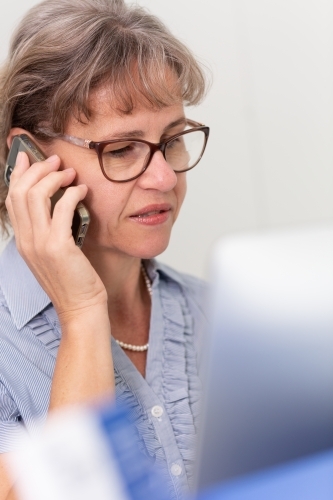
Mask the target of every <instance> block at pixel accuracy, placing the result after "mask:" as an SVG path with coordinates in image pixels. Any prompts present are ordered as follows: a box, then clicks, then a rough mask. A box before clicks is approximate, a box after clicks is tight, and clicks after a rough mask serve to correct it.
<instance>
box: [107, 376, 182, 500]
mask: <svg viewBox="0 0 333 500" xmlns="http://www.w3.org/2000/svg"><path fill="white" fill-rule="evenodd" d="M114 375H115V385H116V400H117V402H118V403H119V404H121V406H124V407H125V408H127V410H128V414H129V417H130V419H131V421H132V423H133V424H134V426H135V429H136V435H137V442H138V445H139V448H140V450H141V451H142V453H143V454H144V455H145V456H146V457H148V459H149V460H150V461H151V462H152V463H156V465H157V466H161V467H160V468H161V471H162V474H163V470H164V469H165V468H164V467H163V465H164V464H165V462H166V457H165V453H164V449H163V447H162V445H161V443H160V442H159V440H158V437H157V435H156V432H155V429H154V425H153V423H152V422H151V421H150V420H149V418H148V416H147V413H146V411H145V410H144V409H143V408H142V406H141V404H140V401H139V400H138V398H137V397H136V395H135V393H134V392H132V391H131V389H130V387H129V386H128V384H127V382H126V381H125V380H124V379H123V378H122V376H121V374H120V373H119V372H118V370H117V369H115V370H114ZM164 479H165V481H164V484H165V485H169V497H170V499H174V498H175V491H174V490H173V489H172V488H171V485H170V479H169V478H168V477H167V476H166V477H165V478H164Z"/></svg>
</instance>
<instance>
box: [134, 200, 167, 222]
mask: <svg viewBox="0 0 333 500" xmlns="http://www.w3.org/2000/svg"><path fill="white" fill-rule="evenodd" d="M170 214H171V205H169V204H163V205H149V206H146V207H144V208H142V209H140V210H138V211H137V212H136V213H135V214H133V215H130V217H129V218H130V219H131V220H133V221H135V222H139V223H143V224H147V225H155V224H161V223H162V222H165V221H166V220H167V219H168V218H169V216H170Z"/></svg>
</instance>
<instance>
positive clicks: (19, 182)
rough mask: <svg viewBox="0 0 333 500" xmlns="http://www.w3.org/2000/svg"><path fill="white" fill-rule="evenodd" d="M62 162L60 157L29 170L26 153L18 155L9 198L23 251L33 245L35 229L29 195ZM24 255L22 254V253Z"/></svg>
mask: <svg viewBox="0 0 333 500" xmlns="http://www.w3.org/2000/svg"><path fill="white" fill-rule="evenodd" d="M59 165H60V160H59V157H58V156H53V157H51V158H48V159H47V160H45V161H44V162H38V163H35V164H33V165H32V166H31V167H30V168H29V158H28V157H27V155H26V153H22V154H20V155H18V158H17V163H16V166H15V168H14V170H13V173H12V176H11V177H12V178H11V182H10V187H9V192H8V197H9V200H10V202H9V203H8V205H9V206H10V214H11V219H12V220H13V222H14V220H15V222H14V226H15V236H16V239H17V242H18V245H19V246H20V248H21V250H22V251H23V245H24V246H25V248H27V246H29V244H32V234H33V228H32V223H31V217H30V211H29V201H28V193H29V191H30V190H31V188H32V187H33V186H34V185H35V184H36V182H38V181H39V180H40V179H41V178H44V177H45V175H47V174H49V173H50V172H52V171H54V170H58V168H59ZM21 253H22V252H21Z"/></svg>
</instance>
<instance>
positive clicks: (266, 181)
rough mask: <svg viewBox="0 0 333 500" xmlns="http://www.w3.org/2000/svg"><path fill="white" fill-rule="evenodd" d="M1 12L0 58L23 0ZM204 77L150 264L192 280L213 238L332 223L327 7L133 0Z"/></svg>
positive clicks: (332, 43)
mask: <svg viewBox="0 0 333 500" xmlns="http://www.w3.org/2000/svg"><path fill="white" fill-rule="evenodd" d="M1 1H2V2H3V5H2V16H1V18H0V33H1V35H0V36H1V43H0V59H3V58H4V57H5V54H6V50H7V46H8V39H9V36H10V33H11V31H12V28H13V26H14V25H15V24H16V23H17V21H18V19H19V18H20V16H21V15H22V14H23V12H25V11H26V10H27V9H28V8H29V7H30V6H32V5H34V4H36V3H38V2H37V1H35V0H11V2H8V3H7V2H4V0H1ZM138 3H140V4H141V5H143V6H146V7H148V8H149V9H150V10H151V11H152V12H153V13H155V14H157V15H158V16H160V17H161V18H162V19H163V20H164V21H165V22H166V23H167V25H168V26H169V27H170V28H171V29H172V31H173V32H174V33H175V34H176V35H178V36H179V37H180V38H181V39H182V40H183V41H184V42H186V43H187V44H188V45H189V46H190V47H191V48H192V49H193V50H194V52H195V53H196V54H197V55H198V56H199V58H200V59H201V60H202V61H203V62H205V63H206V64H207V65H208V66H209V67H210V68H211V70H212V72H213V77H214V83H213V86H212V89H211V91H210V94H209V95H208V97H207V99H206V101H205V102H204V104H202V105H201V106H200V107H198V108H197V109H195V110H189V112H188V116H189V117H192V118H193V119H196V120H198V121H202V122H204V123H207V124H208V125H210V126H211V137H210V142H209V146H208V150H207V152H206V154H205V158H204V159H203V160H202V162H201V163H200V164H199V166H198V167H197V168H196V169H194V170H193V171H192V172H190V173H189V174H188V184H189V188H188V196H187V200H186V202H185V205H184V208H183V211H182V213H181V216H180V218H179V220H178V222H177V224H176V226H175V229H174V234H173V237H172V241H171V244H170V247H169V248H168V250H167V251H166V252H165V253H164V254H163V255H162V256H161V259H162V260H163V261H165V262H167V263H168V264H170V265H172V266H174V267H176V268H178V269H180V270H183V271H186V272H190V273H192V274H196V275H198V276H203V275H204V274H205V269H206V263H207V258H208V255H209V250H210V248H211V245H212V244H213V242H214V241H215V240H216V239H217V238H218V237H219V236H220V235H222V234H225V233H228V232H233V231H239V230H253V229H260V228H267V227H276V226H282V225H290V224H298V223H314V222H323V221H333V141H332V139H333V30H332V25H333V22H332V21H333V3H332V2H331V0H269V1H267V0H251V1H248V0H219V1H216V0H205V1H204V2H202V0H186V1H185V0H168V1H167V2H166V1H165V0H140V1H139V2H138Z"/></svg>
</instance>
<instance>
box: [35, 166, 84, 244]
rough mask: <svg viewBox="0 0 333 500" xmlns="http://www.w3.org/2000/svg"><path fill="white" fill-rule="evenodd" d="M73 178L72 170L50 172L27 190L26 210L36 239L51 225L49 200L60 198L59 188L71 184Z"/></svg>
mask: <svg viewBox="0 0 333 500" xmlns="http://www.w3.org/2000/svg"><path fill="white" fill-rule="evenodd" d="M74 178H75V170H74V169H73V168H69V169H66V170H61V171H58V172H51V173H49V174H48V175H47V176H46V177H44V178H43V179H41V180H40V181H39V182H38V183H37V184H35V185H34V186H33V187H32V188H31V189H30V190H29V192H28V195H27V196H28V209H29V214H30V218H31V223H32V228H33V232H34V234H35V235H38V238H40V235H42V234H43V233H46V232H47V231H48V229H49V227H50V224H51V212H50V210H51V198H52V197H53V196H55V197H56V198H58V196H59V197H61V193H59V190H60V188H62V187H65V186H68V185H69V184H71V183H72V182H73V180H74ZM59 201H60V200H59ZM59 201H58V202H57V203H59ZM57 203H56V204H57Z"/></svg>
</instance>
